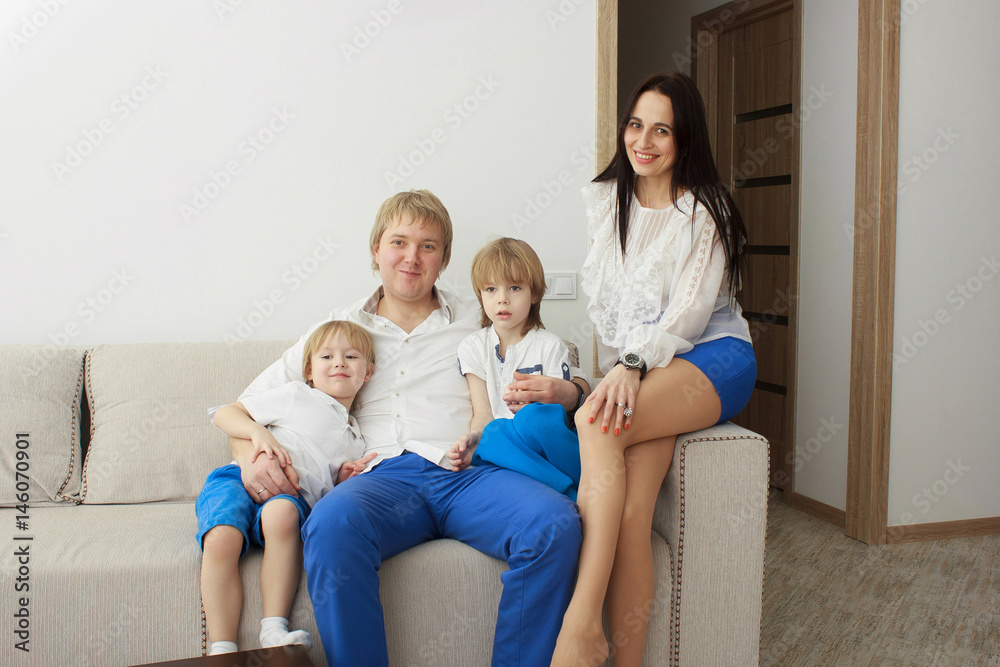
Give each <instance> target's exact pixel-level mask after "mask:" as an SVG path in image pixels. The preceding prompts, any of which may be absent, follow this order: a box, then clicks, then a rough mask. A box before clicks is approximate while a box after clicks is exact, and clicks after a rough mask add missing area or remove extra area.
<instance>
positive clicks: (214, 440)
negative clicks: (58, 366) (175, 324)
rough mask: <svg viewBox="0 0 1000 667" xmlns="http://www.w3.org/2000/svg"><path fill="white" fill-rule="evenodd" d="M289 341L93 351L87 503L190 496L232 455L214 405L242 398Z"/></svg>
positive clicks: (85, 469) (89, 384) (89, 361)
mask: <svg viewBox="0 0 1000 667" xmlns="http://www.w3.org/2000/svg"><path fill="white" fill-rule="evenodd" d="M290 345H291V342H290V341H248V342H240V343H171V344H169V345H162V344H140V345H102V346H99V347H95V348H94V349H93V350H90V351H89V352H88V353H87V360H86V380H85V382H86V388H87V397H88V400H89V404H90V411H91V440H90V446H89V447H88V449H87V458H86V460H85V462H84V467H83V491H82V494H81V498H82V500H83V502H84V503H87V504H102V503H138V502H153V501H159V500H191V499H194V498H196V497H197V496H198V492H199V491H200V490H201V486H202V484H203V483H204V482H205V477H206V476H207V475H208V473H209V472H210V471H211V470H212V469H213V468H215V467H217V466H220V465H223V464H225V463H227V462H229V461H230V460H231V457H230V454H229V446H228V444H227V440H226V437H225V436H224V435H223V434H222V432H221V431H219V430H218V429H216V428H215V427H214V426H212V423H211V421H210V420H209V417H208V408H210V407H212V406H216V405H221V404H225V403H231V402H232V401H235V400H236V398H237V397H238V396H239V394H240V393H241V392H242V391H243V390H244V389H245V388H246V386H247V385H248V384H250V382H251V381H252V380H253V379H254V378H255V377H256V376H257V374H258V373H260V371H262V370H264V368H266V367H267V366H268V365H269V364H271V363H272V362H274V361H275V360H276V359H278V357H279V356H280V355H281V353H282V352H284V350H286V349H287V348H288V347H289V346H290Z"/></svg>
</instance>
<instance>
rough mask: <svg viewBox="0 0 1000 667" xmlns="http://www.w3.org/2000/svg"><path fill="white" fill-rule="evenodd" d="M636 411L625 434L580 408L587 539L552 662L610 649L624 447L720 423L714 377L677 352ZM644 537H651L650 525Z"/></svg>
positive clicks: (598, 656)
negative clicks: (608, 614)
mask: <svg viewBox="0 0 1000 667" xmlns="http://www.w3.org/2000/svg"><path fill="white" fill-rule="evenodd" d="M634 411H635V412H634V415H633V419H632V425H631V427H630V428H629V429H627V430H625V431H622V432H621V434H620V435H614V434H613V432H612V431H611V430H609V431H608V433H602V432H601V429H600V424H599V423H598V422H597V421H595V423H593V424H591V423H589V422H588V420H587V414H588V413H587V412H586V411H585V410H580V411H578V412H577V419H576V425H577V429H578V433H579V434H580V459H581V476H580V491H579V494H578V497H577V505H578V506H579V508H580V517H581V519H582V520H583V546H582V548H581V549H580V563H579V568H578V575H577V581H576V588H575V589H574V592H573V599H572V600H571V601H570V604H569V608H568V609H567V610H566V614H565V615H564V616H563V626H562V629H561V630H560V632H559V637H558V639H557V640H556V649H555V653H554V654H553V657H552V665H553V666H554V667H556V666H558V667H579V665H599V664H600V663H601V662H603V661H604V660H605V659H606V658H607V655H608V645H607V641H606V639H605V637H604V630H603V629H602V626H601V616H602V610H603V607H604V597H605V594H606V593H607V589H608V582H609V581H610V579H611V571H612V567H613V565H614V560H615V550H616V548H617V545H618V536H619V528H620V526H621V522H622V513H623V511H624V507H625V494H626V488H627V486H626V474H627V473H626V466H625V451H626V449H627V448H629V447H630V446H632V445H633V444H636V443H645V442H648V441H651V440H659V439H662V438H668V437H673V436H676V435H678V434H680V433H687V432H689V431H695V430H698V429H700V428H705V427H706V426H709V425H711V424H714V423H715V422H716V421H717V420H718V418H719V414H720V413H721V405H720V403H719V397H718V395H717V394H716V393H715V389H714V388H713V387H712V384H711V382H709V380H708V378H706V377H705V375H704V374H703V373H702V372H701V371H700V370H698V368H697V367H696V366H695V365H694V364H691V363H689V362H687V361H684V360H683V359H675V360H673V361H672V362H671V363H670V364H669V365H667V366H666V367H664V368H657V369H654V370H651V371H650V372H649V373H648V374H647V375H646V379H645V380H643V382H642V385H641V386H640V389H639V393H638V395H637V396H636V404H635V407H634ZM667 465H668V467H669V463H668V464H667ZM654 499H655V494H654ZM645 537H646V539H647V540H648V539H649V533H648V532H647V533H646V536H645Z"/></svg>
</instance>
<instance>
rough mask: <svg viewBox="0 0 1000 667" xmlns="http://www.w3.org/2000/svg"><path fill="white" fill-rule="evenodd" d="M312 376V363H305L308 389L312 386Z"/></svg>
mask: <svg viewBox="0 0 1000 667" xmlns="http://www.w3.org/2000/svg"><path fill="white" fill-rule="evenodd" d="M312 374H313V371H312V362H311V361H310V362H308V363H306V384H307V385H309V386H310V387H311V386H312V380H313V379H312Z"/></svg>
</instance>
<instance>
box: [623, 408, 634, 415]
mask: <svg viewBox="0 0 1000 667" xmlns="http://www.w3.org/2000/svg"><path fill="white" fill-rule="evenodd" d="M622 414H623V415H625V416H626V417H631V416H632V408H628V407H626V408H625V409H624V410H622Z"/></svg>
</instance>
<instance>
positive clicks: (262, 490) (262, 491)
mask: <svg viewBox="0 0 1000 667" xmlns="http://www.w3.org/2000/svg"><path fill="white" fill-rule="evenodd" d="M265 491H267V487H266V486H265V487H264V488H262V489H261V490H260V491H258V492H257V495H258V496H259V495H260V494H262V493H264V492H265Z"/></svg>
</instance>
